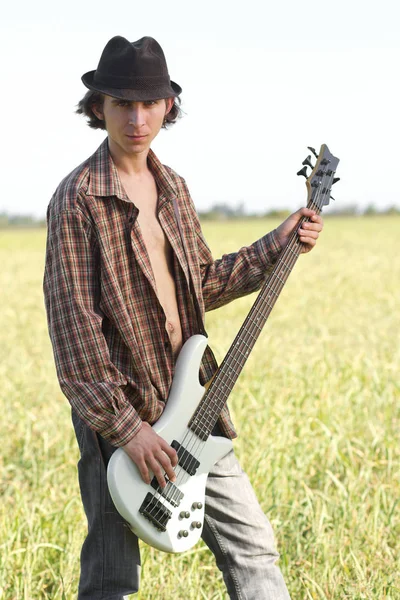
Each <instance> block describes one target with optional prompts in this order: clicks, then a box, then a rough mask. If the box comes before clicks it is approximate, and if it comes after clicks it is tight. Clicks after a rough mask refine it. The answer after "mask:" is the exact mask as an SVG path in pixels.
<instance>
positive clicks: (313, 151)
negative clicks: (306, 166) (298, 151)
mask: <svg viewBox="0 0 400 600" xmlns="http://www.w3.org/2000/svg"><path fill="white" fill-rule="evenodd" d="M307 150H310V151H311V152H312V153H313V154H314V156H315V158H318V154H317V153H316V152H315V148H311V146H307Z"/></svg>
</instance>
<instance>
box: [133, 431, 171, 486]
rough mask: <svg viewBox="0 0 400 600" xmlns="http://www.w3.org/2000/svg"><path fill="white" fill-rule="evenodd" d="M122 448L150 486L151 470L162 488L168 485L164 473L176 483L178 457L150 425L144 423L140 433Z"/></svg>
mask: <svg viewBox="0 0 400 600" xmlns="http://www.w3.org/2000/svg"><path fill="white" fill-rule="evenodd" d="M122 448H123V449H124V450H125V452H126V453H127V455H128V456H129V458H130V459H131V460H133V462H134V463H135V465H136V466H137V468H138V469H139V471H140V475H141V477H142V479H143V481H144V482H145V483H147V484H150V473H149V469H151V470H152V471H153V473H154V475H155V476H156V478H157V481H158V483H159V485H160V486H161V487H165V486H166V485H167V484H166V481H165V477H164V473H166V475H167V477H168V479H170V480H171V481H175V479H176V475H175V471H174V467H176V465H177V464H178V455H177V453H176V452H175V450H174V449H173V448H171V446H169V444H167V442H166V441H165V440H164V439H163V438H162V437H160V436H159V435H158V434H157V433H156V432H155V431H154V430H153V429H152V428H151V426H150V425H149V424H148V423H146V422H143V425H142V429H141V430H140V431H139V433H137V434H136V435H135V437H134V438H132V439H131V440H130V441H129V442H128V443H127V444H125V446H122Z"/></svg>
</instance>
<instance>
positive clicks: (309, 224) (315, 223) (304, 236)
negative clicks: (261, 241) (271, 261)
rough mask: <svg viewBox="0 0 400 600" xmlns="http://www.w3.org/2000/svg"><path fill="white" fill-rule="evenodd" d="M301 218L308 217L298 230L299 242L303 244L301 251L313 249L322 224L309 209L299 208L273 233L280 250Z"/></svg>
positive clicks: (320, 218)
mask: <svg viewBox="0 0 400 600" xmlns="http://www.w3.org/2000/svg"><path fill="white" fill-rule="evenodd" d="M302 217H309V218H310V220H309V221H306V222H304V223H303V224H302V226H301V227H300V229H299V230H298V235H299V240H300V242H301V243H302V244H303V245H302V248H301V251H302V252H310V250H312V249H313V248H314V246H315V244H316V243H317V239H318V236H319V234H320V233H321V231H322V229H323V226H324V222H323V220H322V217H321V216H320V215H317V213H316V212H315V211H314V210H311V209H309V208H300V209H299V210H297V211H296V212H295V213H293V214H292V215H290V217H288V218H287V219H286V221H283V223H281V224H280V225H279V227H277V229H276V230H275V233H276V235H277V237H278V241H279V243H280V245H281V247H282V248H284V247H285V246H286V244H287V243H288V241H289V237H290V234H291V233H292V231H293V229H294V228H295V227H296V226H297V224H298V222H299V221H300V219H301V218H302Z"/></svg>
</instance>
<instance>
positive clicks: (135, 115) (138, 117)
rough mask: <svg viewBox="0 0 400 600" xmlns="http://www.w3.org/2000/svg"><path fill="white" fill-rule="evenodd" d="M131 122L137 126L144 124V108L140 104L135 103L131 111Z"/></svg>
mask: <svg viewBox="0 0 400 600" xmlns="http://www.w3.org/2000/svg"><path fill="white" fill-rule="evenodd" d="M129 123H130V124H132V125H134V126H135V127H141V126H142V125H144V110H143V107H142V106H140V105H133V107H132V108H131V110H130V111H129Z"/></svg>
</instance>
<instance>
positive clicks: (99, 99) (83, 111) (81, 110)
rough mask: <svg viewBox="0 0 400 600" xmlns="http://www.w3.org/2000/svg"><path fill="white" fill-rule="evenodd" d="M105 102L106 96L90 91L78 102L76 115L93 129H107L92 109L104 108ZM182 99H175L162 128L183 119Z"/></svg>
mask: <svg viewBox="0 0 400 600" xmlns="http://www.w3.org/2000/svg"><path fill="white" fill-rule="evenodd" d="M103 102H104V94H102V93H101V92H94V91H92V90H89V91H88V92H86V94H85V95H84V96H83V98H82V100H80V101H79V102H78V105H77V106H78V108H77V109H76V111H75V112H76V113H78V115H84V116H85V117H87V119H88V125H89V127H92V128H93V129H106V126H105V122H104V121H102V120H101V119H98V118H97V117H96V115H95V114H94V112H93V110H92V107H93V106H96V107H97V108H102V107H103ZM180 104H181V99H180V98H179V97H177V98H175V101H174V103H173V105H172V108H171V110H170V111H169V113H168V114H167V115H165V119H164V122H163V124H162V127H163V128H164V129H167V127H168V125H173V124H174V123H176V121H177V120H178V119H180V118H181V117H182V109H181V107H180Z"/></svg>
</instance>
